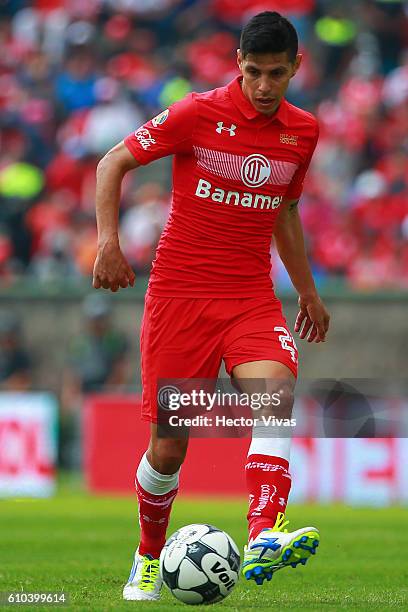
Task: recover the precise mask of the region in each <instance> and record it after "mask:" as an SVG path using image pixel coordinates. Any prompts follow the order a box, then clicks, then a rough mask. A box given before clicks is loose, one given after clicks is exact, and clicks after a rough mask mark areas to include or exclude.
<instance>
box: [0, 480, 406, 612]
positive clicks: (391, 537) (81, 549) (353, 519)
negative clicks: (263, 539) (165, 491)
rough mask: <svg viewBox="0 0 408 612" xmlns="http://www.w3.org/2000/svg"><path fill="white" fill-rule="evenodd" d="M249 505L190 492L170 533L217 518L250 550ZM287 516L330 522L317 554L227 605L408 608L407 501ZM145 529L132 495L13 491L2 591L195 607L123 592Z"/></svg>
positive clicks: (4, 525) (238, 592) (0, 520)
mask: <svg viewBox="0 0 408 612" xmlns="http://www.w3.org/2000/svg"><path fill="white" fill-rule="evenodd" d="M245 513H246V502H245V500H242V501H234V500H225V499H219V500H212V501H210V500H203V499H200V500H186V499H181V498H180V499H179V500H178V501H177V502H176V504H175V506H174V512H173V517H172V522H171V526H170V530H169V534H170V533H171V532H172V531H174V530H176V529H177V528H179V527H181V526H182V525H186V524H188V523H192V522H197V523H205V522H208V523H212V524H214V525H216V526H217V527H219V528H221V529H224V530H226V531H227V532H228V533H229V534H231V536H232V537H233V538H234V539H235V541H236V542H237V544H238V545H239V546H240V547H241V549H242V546H243V544H244V543H245V536H246V530H245V527H246V523H245ZM287 516H288V518H289V519H290V520H291V525H290V526H292V528H293V529H297V528H298V527H301V526H305V525H309V524H311V525H316V526H317V527H318V528H319V529H320V531H321V545H320V547H319V550H318V554H317V555H316V557H314V558H312V559H310V561H309V562H308V564H307V565H306V566H305V567H301V566H299V567H298V568H296V569H292V568H288V569H284V570H282V571H280V572H278V573H277V574H275V576H274V577H273V579H272V581H271V582H269V583H265V584H264V586H262V587H258V586H257V585H255V584H253V583H247V582H246V581H244V580H240V582H239V584H238V586H237V587H236V588H235V589H234V591H233V592H232V594H231V595H230V597H228V598H227V599H226V600H224V602H222V603H220V604H217V606H218V607H219V608H220V609H221V608H223V609H225V610H242V611H245V612H246V611H247V610H254V611H255V610H302V611H304V610H333V611H337V610H340V609H351V610H387V609H400V610H408V552H407V551H408V513H407V510H406V509H404V508H391V509H350V508H347V507H344V506H291V507H290V508H289V511H288V513H287ZM137 529H138V527H137V514H136V502H135V500H134V499H132V498H105V497H91V496H89V495H87V494H85V493H82V492H80V491H79V490H78V489H74V490H72V489H70V488H69V487H67V486H65V487H64V488H63V490H62V491H61V492H60V493H59V494H58V496H56V497H55V498H54V499H51V500H31V501H30V500H10V501H4V500H3V501H1V502H0V591H8V590H19V591H20V590H21V589H24V590H25V591H27V592H39V591H52V590H57V591H59V590H62V589H63V590H65V592H67V593H69V595H70V605H69V608H74V609H78V610H97V611H99V610H131V609H135V610H136V609H137V610H150V611H152V612H153V611H156V610H160V611H162V612H165V611H167V610H169V611H176V610H182V609H184V610H186V609H187V606H185V605H184V604H181V603H178V602H177V600H176V599H174V598H173V597H172V596H171V595H170V594H169V592H168V591H166V590H164V592H163V597H162V600H161V601H160V603H150V602H143V603H141V602H124V601H122V599H121V592H122V585H123V583H124V582H125V581H126V579H127V576H128V573H129V571H130V567H131V564H132V554H133V549H134V548H135V546H136V544H137ZM201 608H202V607H201V606H194V609H201ZM3 609H12V608H11V607H10V606H7V607H4V608H3ZM14 609H15V607H14ZM23 609H25V610H28V609H31V610H34V609H35V610H39V609H46V608H44V607H39V606H36V607H33V606H24V607H23ZM47 609H49V608H47ZM53 609H55V608H53ZM62 609H64V608H62ZM65 609H67V608H65ZM206 609H207V610H208V608H207V607H206Z"/></svg>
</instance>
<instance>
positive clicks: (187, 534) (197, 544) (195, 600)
mask: <svg viewBox="0 0 408 612" xmlns="http://www.w3.org/2000/svg"><path fill="white" fill-rule="evenodd" d="M239 566H240V556H239V550H238V548H237V545H236V544H235V542H234V541H233V539H232V538H230V536H229V535H228V534H227V533H225V532H224V531H221V530H220V529H217V528H216V527H213V526H212V525H187V526H186V527H182V528H181V529H179V530H178V531H176V533H173V535H172V536H171V537H170V538H169V539H168V540H167V542H166V544H165V546H164V548H163V550H162V552H161V555H160V572H161V575H162V578H163V582H164V583H165V584H166V585H167V586H168V588H169V589H170V591H171V592H172V593H173V595H174V596H175V597H177V599H179V600H180V601H182V602H184V603H186V604H212V603H216V602H217V601H221V600H222V599H224V597H227V595H229V594H230V593H231V591H232V589H233V588H234V586H235V585H236V583H237V582H238V574H239Z"/></svg>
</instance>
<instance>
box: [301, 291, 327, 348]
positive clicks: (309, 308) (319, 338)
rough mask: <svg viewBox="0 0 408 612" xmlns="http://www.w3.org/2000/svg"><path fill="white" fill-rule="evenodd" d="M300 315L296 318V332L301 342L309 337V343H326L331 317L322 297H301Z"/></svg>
mask: <svg viewBox="0 0 408 612" xmlns="http://www.w3.org/2000/svg"><path fill="white" fill-rule="evenodd" d="M298 303H299V313H298V316H297V317H296V322H295V332H299V337H300V339H301V340H303V339H304V338H306V337H307V341H308V342H316V343H317V342H325V341H326V334H327V331H328V329H329V322H330V315H329V313H328V312H327V310H326V308H325V305H324V304H323V302H322V300H321V299H320V297H319V296H318V295H317V294H316V295H314V296H310V297H303V296H299V300H298Z"/></svg>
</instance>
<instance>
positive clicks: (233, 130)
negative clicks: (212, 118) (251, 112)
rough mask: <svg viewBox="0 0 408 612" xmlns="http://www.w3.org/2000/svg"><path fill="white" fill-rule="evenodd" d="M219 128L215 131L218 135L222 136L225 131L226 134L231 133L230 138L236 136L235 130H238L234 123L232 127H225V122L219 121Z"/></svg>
mask: <svg viewBox="0 0 408 612" xmlns="http://www.w3.org/2000/svg"><path fill="white" fill-rule="evenodd" d="M217 125H218V127H217V128H215V131H216V132H217V133H218V134H221V133H222V131H223V130H225V131H226V132H229V135H230V136H235V130H236V129H237V126H236V125H234V124H233V123H231V127H229V128H228V127H224V122H223V121H218V123H217Z"/></svg>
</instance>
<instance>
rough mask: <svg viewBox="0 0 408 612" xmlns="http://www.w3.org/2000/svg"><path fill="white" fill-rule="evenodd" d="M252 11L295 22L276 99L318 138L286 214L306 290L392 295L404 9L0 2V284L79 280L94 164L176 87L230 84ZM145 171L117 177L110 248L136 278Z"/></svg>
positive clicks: (148, 220) (89, 247) (400, 200)
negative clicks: (296, 210)
mask: <svg viewBox="0 0 408 612" xmlns="http://www.w3.org/2000/svg"><path fill="white" fill-rule="evenodd" d="M261 10H278V11H281V12H282V13H283V14H285V15H286V16H288V17H289V18H290V19H291V20H292V21H293V23H294V25H295V26H296V28H297V30H298V32H299V35H300V39H301V52H302V53H303V55H304V58H303V65H302V68H301V70H300V72H299V74H298V76H297V77H296V79H294V80H293V83H292V85H291V88H290V91H289V95H288V99H289V100H290V101H291V102H293V103H294V104H297V105H299V106H302V107H303V108H306V109H308V110H311V111H312V112H314V113H315V114H316V115H317V116H318V118H319V122H320V126H321V137H320V142H319V145H318V149H317V151H316V154H315V157H314V160H313V163H312V166H311V170H310V172H309V176H308V179H307V183H306V186H305V191H304V195H303V198H302V204H301V214H302V217H303V222H304V226H305V233H306V236H307V247H308V251H309V254H310V258H311V262H312V265H313V269H314V273H315V275H316V278H317V279H318V282H319V283H321V284H324V283H325V282H326V281H327V280H328V279H332V278H333V277H335V278H341V279H345V280H346V281H347V282H348V283H349V285H350V286H351V287H353V288H356V289H360V290H368V289H376V288H384V287H385V288H388V287H394V288H398V287H404V288H407V287H408V155H407V154H408V6H407V3H406V2H404V1H398V0H362V1H359V2H351V1H349V0H343V1H342V2H336V1H330V0H285V1H283V0H276V1H275V0H269V1H267V0H115V1H113V0H87V1H86V2H83V1H82V2H80V1H79V0H70V1H68V0H35V1H31V2H29V1H26V0H0V283H1V284H2V285H3V286H7V285H8V284H12V283H14V282H15V281H16V279H19V278H20V277H21V276H23V275H24V276H25V277H32V278H33V279H35V280H36V281H38V282H39V283H41V282H45V283H46V282H49V281H53V280H55V279H60V278H63V279H73V280H74V281H75V280H76V279H79V280H80V279H81V278H83V277H84V275H85V276H86V275H90V273H91V271H92V266H93V261H94V256H95V247H96V229H95V217H94V188H95V169H96V165H97V162H98V160H99V159H100V158H101V157H102V156H103V155H104V153H105V152H106V151H107V150H108V149H109V148H110V147H111V146H113V145H114V144H115V143H116V142H118V141H119V140H121V139H122V138H123V137H124V136H125V135H127V134H128V133H130V132H132V131H133V130H135V129H136V128H137V127H138V126H139V125H140V124H142V123H143V122H144V121H145V120H146V119H147V118H149V117H151V116H153V115H154V114H157V113H158V112H159V111H160V110H161V109H163V108H166V106H168V105H169V104H171V103H172V102H174V101H175V100H177V99H179V98H181V97H182V96H183V95H185V94H186V93H187V92H188V91H191V90H194V91H204V90H206V89H211V88H214V87H217V86H220V85H223V84H225V83H226V82H228V81H229V80H231V79H232V78H233V77H234V76H235V75H236V74H237V68H236V61H235V52H236V49H237V47H238V39H239V32H240V29H241V26H242V24H243V23H245V21H247V19H248V18H249V17H250V16H251V15H252V14H255V13H257V12H259V11H261ZM158 174H159V173H151V175H150V179H149V180H147V181H145V182H143V183H141V182H140V181H138V173H133V174H132V175H131V176H128V177H127V178H126V180H125V185H124V190H123V202H122V208H121V219H120V226H121V234H122V245H123V248H124V251H125V253H126V255H127V257H128V258H129V260H130V262H131V264H132V265H133V266H134V268H135V270H136V271H137V272H138V273H139V275H140V274H146V273H148V271H149V269H150V264H151V261H152V258H153V255H154V251H155V247H156V244H157V240H158V238H159V236H160V232H161V230H162V228H163V226H164V224H165V222H166V218H167V214H168V208H169V199H170V185H169V184H168V182H167V180H163V177H162V176H158ZM273 258H274V259H275V258H276V256H275V255H273ZM275 267H276V271H277V275H278V277H280V276H281V277H282V279H283V275H282V274H281V266H280V264H279V263H278V262H275ZM283 282H284V281H283Z"/></svg>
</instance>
